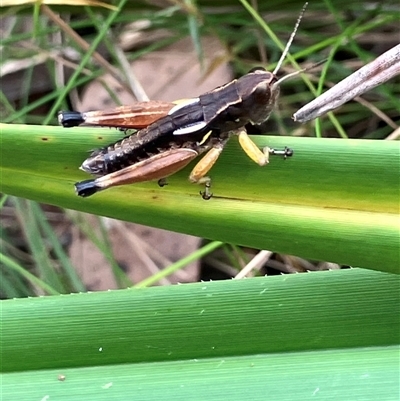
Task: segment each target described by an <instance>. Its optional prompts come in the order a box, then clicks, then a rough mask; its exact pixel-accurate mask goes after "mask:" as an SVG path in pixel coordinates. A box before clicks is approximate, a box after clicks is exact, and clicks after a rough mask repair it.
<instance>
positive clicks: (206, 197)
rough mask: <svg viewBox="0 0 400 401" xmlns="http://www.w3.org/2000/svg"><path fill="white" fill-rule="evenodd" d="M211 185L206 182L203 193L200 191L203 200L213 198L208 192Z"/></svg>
mask: <svg viewBox="0 0 400 401" xmlns="http://www.w3.org/2000/svg"><path fill="white" fill-rule="evenodd" d="M210 188H211V183H210V182H206V183H205V185H204V191H200V192H199V193H200V195H201V197H202V198H203V199H204V200H210V199H211V198H212V197H213V193H212V192H210Z"/></svg>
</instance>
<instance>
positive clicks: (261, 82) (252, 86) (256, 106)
mask: <svg viewBox="0 0 400 401" xmlns="http://www.w3.org/2000/svg"><path fill="white" fill-rule="evenodd" d="M276 83H277V78H276V76H275V75H274V74H273V73H271V72H268V71H266V70H264V69H262V68H258V69H256V70H253V71H251V72H249V73H248V74H246V75H244V76H243V77H241V78H239V79H238V81H237V84H238V93H239V96H240V97H241V98H242V104H243V107H244V110H246V114H247V116H248V120H249V121H248V122H250V123H252V124H255V125H257V124H262V123H263V122H265V121H267V120H268V118H269V116H270V114H271V111H272V110H273V108H274V106H275V103H276V100H277V98H278V95H279V85H277V84H276Z"/></svg>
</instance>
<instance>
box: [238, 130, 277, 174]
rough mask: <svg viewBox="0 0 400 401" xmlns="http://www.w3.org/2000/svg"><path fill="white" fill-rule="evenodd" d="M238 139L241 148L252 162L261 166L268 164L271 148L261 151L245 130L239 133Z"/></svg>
mask: <svg viewBox="0 0 400 401" xmlns="http://www.w3.org/2000/svg"><path fill="white" fill-rule="evenodd" d="M238 137H239V143H240V146H241V147H242V149H243V150H244V151H245V152H246V154H247V156H249V157H250V159H251V160H253V161H254V162H256V163H257V164H258V165H260V166H265V165H266V164H268V159H269V148H264V149H263V151H261V150H260V149H259V148H258V147H257V145H256V144H255V143H254V142H253V141H252V140H251V139H250V137H249V136H248V135H247V132H246V131H244V130H240V131H239V132H238Z"/></svg>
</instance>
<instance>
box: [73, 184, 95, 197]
mask: <svg viewBox="0 0 400 401" xmlns="http://www.w3.org/2000/svg"><path fill="white" fill-rule="evenodd" d="M100 190H101V188H99V187H98V186H97V185H96V183H95V180H86V181H80V182H77V183H76V184H75V192H76V194H77V195H78V196H82V197H83V198H86V197H88V196H91V195H93V194H95V193H96V192H98V191H100Z"/></svg>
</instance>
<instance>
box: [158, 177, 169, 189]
mask: <svg viewBox="0 0 400 401" xmlns="http://www.w3.org/2000/svg"><path fill="white" fill-rule="evenodd" d="M157 184H158V186H159V187H161V188H162V187H165V186H166V185H168V181H167V179H166V178H160V179H159V180H158V181H157Z"/></svg>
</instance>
